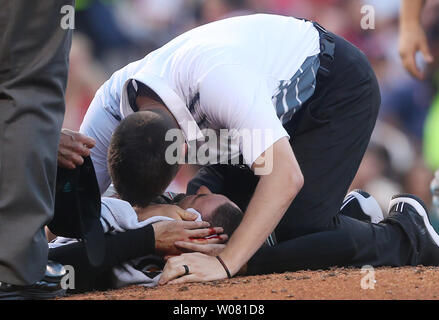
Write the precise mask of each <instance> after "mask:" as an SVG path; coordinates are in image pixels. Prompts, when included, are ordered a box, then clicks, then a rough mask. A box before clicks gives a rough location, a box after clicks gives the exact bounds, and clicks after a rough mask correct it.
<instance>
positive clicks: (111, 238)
mask: <svg viewBox="0 0 439 320" xmlns="http://www.w3.org/2000/svg"><path fill="white" fill-rule="evenodd" d="M154 252H155V238H154V229H153V227H152V225H148V226H145V227H143V228H140V229H136V230H128V231H126V232H121V233H117V234H114V235H106V236H105V257H104V262H103V263H102V265H101V266H99V267H93V266H91V265H90V262H89V261H88V258H87V253H86V251H85V247H84V244H83V243H82V242H77V243H73V244H68V245H64V246H60V247H57V248H52V249H49V260H52V261H56V262H59V263H61V264H63V265H70V266H72V267H73V268H74V271H75V274H74V280H75V281H74V284H75V289H74V290H70V292H72V293H73V292H83V291H90V290H103V289H108V288H109V287H110V286H111V269H112V268H113V267H114V266H116V265H119V264H121V263H124V262H126V261H128V260H131V259H134V258H138V257H142V256H144V255H147V254H151V253H154Z"/></svg>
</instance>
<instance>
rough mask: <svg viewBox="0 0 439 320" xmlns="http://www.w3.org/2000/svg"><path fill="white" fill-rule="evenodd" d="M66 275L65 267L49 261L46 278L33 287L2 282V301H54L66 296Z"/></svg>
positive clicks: (0, 290) (0, 294)
mask: <svg viewBox="0 0 439 320" xmlns="http://www.w3.org/2000/svg"><path fill="white" fill-rule="evenodd" d="M65 275H66V270H65V269H64V267H63V266H62V265H61V264H59V263H56V262H52V261H49V262H48V263H47V267H46V273H45V275H44V278H43V279H42V280H40V281H38V282H35V283H34V284H32V285H28V286H19V285H13V284H8V283H4V282H0V300H26V299H32V300H40V299H53V298H57V297H61V296H64V295H65V290H64V289H62V288H61V279H62V278H63V277H64V276H65Z"/></svg>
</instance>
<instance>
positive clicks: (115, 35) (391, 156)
mask: <svg viewBox="0 0 439 320" xmlns="http://www.w3.org/2000/svg"><path fill="white" fill-rule="evenodd" d="M364 5H371V6H372V7H371V8H373V9H374V13H375V21H374V23H375V29H368V30H363V29H362V28H361V23H360V21H361V20H362V18H363V17H364V11H363V13H362V7H363V6H364ZM399 5H400V0H385V1H382V0H306V1H305V0H76V6H77V8H76V19H75V27H76V30H75V36H74V40H73V45H72V50H71V57H70V74H69V79H68V87H67V93H66V104H67V110H66V116H65V122H64V127H66V128H69V129H72V130H78V128H79V126H80V123H81V121H82V117H83V116H84V114H85V112H86V110H87V107H88V105H89V103H90V101H91V100H92V99H93V96H94V93H95V91H96V90H97V88H99V86H100V85H101V84H102V83H103V82H104V81H105V80H106V79H107V78H108V76H110V75H111V74H112V73H113V72H114V71H116V70H117V69H119V68H120V67H122V66H124V65H125V64H127V63H128V62H131V61H134V60H137V59H140V58H142V57H144V56H145V55H146V54H147V53H148V52H150V51H152V50H154V49H156V48H158V47H160V46H161V45H163V44H164V43H166V42H167V41H169V40H170V39H172V38H173V37H175V36H177V35H179V34H181V33H183V32H184V31H186V30H188V29H191V28H193V27H195V26H198V25H201V24H205V23H208V22H211V21H215V20H218V19H222V18H225V17H230V16H235V15H243V14H250V13H258V12H264V13H276V14H282V15H291V16H295V17H303V18H308V19H312V20H316V21H318V22H319V23H320V24H321V25H323V26H324V27H326V28H327V29H328V30H330V31H332V32H334V33H337V34H339V35H341V36H343V37H345V38H346V39H347V40H349V41H351V42H352V43H354V44H355V45H356V46H358V47H359V48H360V49H361V50H363V51H364V52H365V54H366V55H367V57H368V58H369V60H370V62H371V64H372V66H373V68H374V70H375V72H376V74H377V77H378V80H379V82H380V87H381V95H382V106H381V114H380V116H379V121H378V123H377V126H376V129H375V132H374V134H373V137H372V141H371V143H370V146H369V149H368V151H367V153H366V155H365V157H364V160H363V162H362V164H361V166H360V169H359V171H358V174H357V176H356V178H355V180H354V182H353V184H352V186H351V187H352V189H355V188H361V189H364V190H366V191H368V192H369V193H371V194H372V195H373V196H374V197H376V198H377V200H378V202H379V203H380V204H381V205H382V206H383V209H384V210H387V208H385V206H386V205H387V203H388V201H389V199H390V197H391V196H392V195H393V194H395V193H398V192H409V193H413V194H416V195H418V196H419V197H420V198H421V199H423V200H424V201H425V202H426V203H427V205H430V204H431V195H430V182H431V180H432V178H433V173H434V171H435V170H436V169H437V168H438V167H439V148H437V149H438V150H436V148H435V145H436V146H437V145H439V137H438V136H439V133H437V132H436V131H437V130H438V129H436V128H435V127H438V125H436V124H439V98H436V97H435V95H436V94H437V92H438V90H437V85H438V83H437V81H436V80H438V79H439V78H438V75H439V73H438V72H436V70H438V69H439V68H438V62H439V0H429V1H428V3H427V6H426V8H425V10H424V15H423V17H422V22H423V24H424V25H425V28H426V30H427V32H428V35H429V41H430V46H431V50H432V52H433V55H434V56H435V63H434V64H433V65H429V66H428V70H427V74H428V76H427V79H426V80H424V81H419V80H415V79H413V78H411V77H410V76H409V75H408V74H407V73H406V71H405V70H404V69H403V68H402V65H401V62H400V58H399V55H398V15H399ZM370 22H371V21H370ZM419 63H420V64H422V58H421V57H419ZM352 107H355V106H352ZM434 110H437V111H436V112H433V111H434ZM195 170H196V168H194V167H186V168H185V169H184V170H182V171H181V172H180V173H179V175H178V176H177V178H176V180H175V181H174V182H173V183H172V185H171V186H170V188H171V189H173V191H181V192H184V191H185V186H186V182H187V181H188V179H190V177H191V176H192V175H193V174H194V172H195Z"/></svg>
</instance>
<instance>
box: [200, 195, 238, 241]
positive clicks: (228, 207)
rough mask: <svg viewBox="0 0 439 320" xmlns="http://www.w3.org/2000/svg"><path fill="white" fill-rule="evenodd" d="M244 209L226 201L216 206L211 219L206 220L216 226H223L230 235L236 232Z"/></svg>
mask: <svg viewBox="0 0 439 320" xmlns="http://www.w3.org/2000/svg"><path fill="white" fill-rule="evenodd" d="M242 216H243V214H242V211H241V209H239V208H238V207H236V206H234V205H233V204H231V203H230V202H226V203H224V204H222V205H220V206H218V208H216V209H215V210H214V211H213V212H212V214H211V215H210V216H209V219H208V220H206V221H207V222H209V223H210V225H211V226H214V227H222V228H223V229H224V233H225V234H227V235H228V236H229V237H230V236H231V235H232V234H233V232H235V230H236V228H238V226H239V224H240V223H241V220H242Z"/></svg>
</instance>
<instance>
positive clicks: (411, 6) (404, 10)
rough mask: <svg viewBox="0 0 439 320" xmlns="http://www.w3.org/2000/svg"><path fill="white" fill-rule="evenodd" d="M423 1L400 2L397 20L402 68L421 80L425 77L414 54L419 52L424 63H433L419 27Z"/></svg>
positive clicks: (426, 42) (425, 38) (423, 33)
mask: <svg viewBox="0 0 439 320" xmlns="http://www.w3.org/2000/svg"><path fill="white" fill-rule="evenodd" d="M424 4H425V0H402V6H401V17H400V19H399V21H400V22H399V24H400V25H399V32H400V36H399V54H400V56H401V59H402V64H403V65H404V68H406V69H407V71H408V72H409V73H410V74H411V75H412V76H414V77H416V78H418V79H423V78H424V77H425V75H424V74H423V73H422V72H421V71H420V70H419V69H418V66H417V65H416V58H415V57H416V53H417V52H418V51H420V52H421V53H422V55H423V57H424V60H425V62H426V63H432V62H433V55H432V54H431V52H430V48H429V47H428V41H427V36H426V35H425V31H424V29H423V28H422V26H421V12H422V8H423V6H424Z"/></svg>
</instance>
